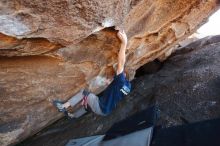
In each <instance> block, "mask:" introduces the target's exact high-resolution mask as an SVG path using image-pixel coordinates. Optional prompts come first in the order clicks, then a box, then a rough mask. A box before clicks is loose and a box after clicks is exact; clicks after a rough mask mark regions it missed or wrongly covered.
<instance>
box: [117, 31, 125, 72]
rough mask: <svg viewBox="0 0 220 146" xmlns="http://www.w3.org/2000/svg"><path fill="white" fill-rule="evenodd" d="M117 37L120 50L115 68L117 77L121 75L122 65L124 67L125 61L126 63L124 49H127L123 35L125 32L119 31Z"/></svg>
mask: <svg viewBox="0 0 220 146" xmlns="http://www.w3.org/2000/svg"><path fill="white" fill-rule="evenodd" d="M117 36H118V38H119V39H120V41H121V48H120V51H119V53H118V67H117V75H118V74H120V73H122V72H123V70H124V65H125V61H126V55H125V51H126V47H127V35H126V34H125V32H124V30H123V31H119V32H118V34H117Z"/></svg>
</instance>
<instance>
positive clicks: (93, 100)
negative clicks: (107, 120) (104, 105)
mask: <svg viewBox="0 0 220 146" xmlns="http://www.w3.org/2000/svg"><path fill="white" fill-rule="evenodd" d="M87 104H88V105H89V107H90V109H91V110H92V111H93V112H94V113H96V114H97V115H101V116H105V114H103V113H102V110H101V108H100V105H99V97H98V96H96V95H95V94H93V93H89V95H88V98H87Z"/></svg>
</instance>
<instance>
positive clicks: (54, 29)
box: [0, 0, 218, 146]
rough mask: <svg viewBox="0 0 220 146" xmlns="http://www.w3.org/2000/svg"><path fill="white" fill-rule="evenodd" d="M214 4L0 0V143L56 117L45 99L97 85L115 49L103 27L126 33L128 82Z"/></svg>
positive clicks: (108, 72)
mask: <svg viewBox="0 0 220 146" xmlns="http://www.w3.org/2000/svg"><path fill="white" fill-rule="evenodd" d="M217 7H218V0H209V1H201V0H185V1H182V0H156V1H155V0H113V1H100V0H92V1H91V0H75V1H66V0H50V1H45V0H33V1H29V0H22V1H17V0H3V1H1V2H0V56H1V57H0V91H1V94H0V99H1V102H0V111H1V113H0V114H1V119H0V145H3V146H5V145H9V144H15V143H17V142H19V141H21V140H23V139H25V138H27V137H28V136H30V135H33V134H34V133H36V132H38V131H39V130H40V129H42V128H43V127H45V126H47V125H49V124H50V123H52V122H54V121H56V120H57V119H59V118H60V117H61V116H62V115H61V114H58V113H57V111H56V110H55V109H54V108H53V106H52V105H51V100H52V99H55V98H59V99H61V100H67V99H68V98H70V97H71V96H72V95H74V94H75V93H76V92H78V91H79V90H80V89H81V88H88V89H90V90H91V91H93V92H95V93H99V92H100V91H102V90H103V89H104V88H105V85H104V84H103V81H105V80H106V78H110V77H112V76H113V73H114V68H115V66H116V63H117V52H118V49H119V45H120V44H119V40H118V39H117V37H116V31H115V30H113V29H112V28H109V27H112V26H120V27H123V28H124V29H125V31H126V33H127V35H128V40H129V43H128V51H127V53H126V55H127V64H126V70H127V71H128V72H129V77H130V79H133V77H134V74H135V71H136V69H137V68H139V67H140V66H142V65H143V64H145V63H147V62H149V61H152V60H154V59H156V58H158V59H160V60H164V59H166V58H167V57H168V56H169V55H170V54H171V53H172V52H173V49H172V48H173V46H174V45H175V44H177V43H178V42H179V41H180V40H182V39H184V38H186V37H187V36H189V35H190V34H192V33H193V32H194V31H195V30H196V29H197V28H198V27H199V26H200V25H201V24H203V23H204V22H205V21H206V20H207V18H208V16H209V15H210V14H211V13H213V12H214V11H215V10H216V9H217ZM104 28H105V29H104Z"/></svg>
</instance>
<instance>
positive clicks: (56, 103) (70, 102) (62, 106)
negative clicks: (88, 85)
mask: <svg viewBox="0 0 220 146" xmlns="http://www.w3.org/2000/svg"><path fill="white" fill-rule="evenodd" d="M85 93H87V92H86V91H84V90H80V92H79V93H77V94H76V95H74V96H73V97H71V99H69V100H68V101H67V102H65V103H63V102H61V101H59V100H54V101H53V104H54V106H56V108H57V109H58V111H59V112H64V113H65V112H66V111H67V108H68V107H70V106H71V107H74V106H76V105H77V104H78V103H79V102H80V101H81V100H82V99H83V97H84V96H85Z"/></svg>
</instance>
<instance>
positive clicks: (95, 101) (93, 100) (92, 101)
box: [69, 90, 105, 116]
mask: <svg viewBox="0 0 220 146" xmlns="http://www.w3.org/2000/svg"><path fill="white" fill-rule="evenodd" d="M83 97H84V95H83V90H81V91H80V92H79V93H77V94H76V95H75V96H73V97H72V98H71V99H70V100H69V103H70V105H71V106H72V107H74V106H75V105H76V104H78V103H79V102H81V101H82V99H83ZM87 103H88V105H89V107H90V108H91V110H92V111H93V112H94V113H96V114H98V115H102V116H105V114H103V113H102V110H101V108H100V105H99V97H98V96H96V95H95V94H93V93H89V95H88V98H87Z"/></svg>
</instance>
